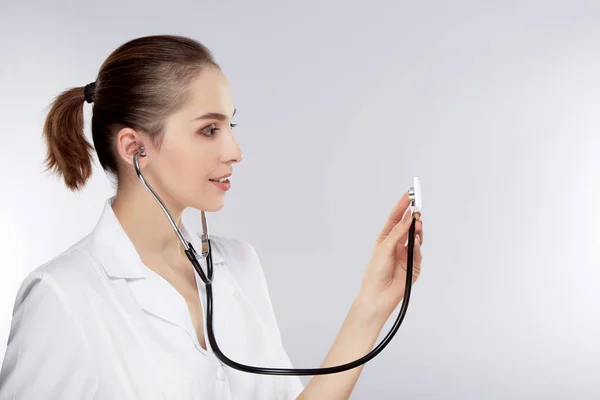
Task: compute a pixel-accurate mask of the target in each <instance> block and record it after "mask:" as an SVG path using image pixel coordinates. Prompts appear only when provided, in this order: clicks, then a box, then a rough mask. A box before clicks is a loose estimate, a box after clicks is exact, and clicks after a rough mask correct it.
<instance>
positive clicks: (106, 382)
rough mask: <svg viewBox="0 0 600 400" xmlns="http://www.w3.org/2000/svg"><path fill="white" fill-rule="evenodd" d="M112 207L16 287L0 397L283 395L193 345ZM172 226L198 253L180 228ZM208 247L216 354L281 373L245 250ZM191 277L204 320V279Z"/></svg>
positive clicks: (296, 384)
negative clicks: (63, 249) (195, 284)
mask: <svg viewBox="0 0 600 400" xmlns="http://www.w3.org/2000/svg"><path fill="white" fill-rule="evenodd" d="M112 201H113V198H111V199H110V200H109V201H108V202H107V203H106V206H105V208H104V211H103V213H102V215H101V217H100V219H99V221H98V224H97V225H96V227H95V228H94V230H93V231H92V232H91V233H90V234H89V235H88V236H86V237H85V238H83V239H82V240H81V241H79V242H78V243H76V244H75V245H73V246H72V247H71V248H69V249H68V250H67V251H65V252H64V253H62V254H60V255H59V256H57V257H56V258H54V259H53V260H51V261H50V262H48V263H47V264H45V265H43V266H41V267H39V268H37V269H36V270H35V271H33V272H32V273H30V274H29V275H28V276H27V278H26V279H25V280H24V281H23V283H22V286H21V288H20V290H19V292H18V294H17V298H16V302H15V307H14V313H13V320H12V326H11V330H10V336H9V340H8V347H7V350H6V355H5V358H4V362H3V365H2V370H1V371H0V400H9V399H10V400H20V399H23V400H29V399H32V400H33V399H35V400H41V399H44V400H51V399H64V400H70V399H72V400H86V399H100V400H102V399H107V400H117V399H118V400H127V399H143V400H152V399H169V400H175V399H190V400H192V399H198V400H200V399H202V400H207V399H218V400H227V399H234V400H238V399H239V400H244V399H259V400H270V399H273V400H275V399H282V400H289V399H295V398H296V397H297V396H298V394H299V393H300V392H301V391H302V390H303V385H302V383H301V381H300V378H299V377H297V376H272V375H257V374H250V373H245V372H240V371H237V370H235V369H231V368H229V367H228V366H225V365H224V364H222V363H221V362H220V361H219V359H217V358H216V356H215V355H214V353H213V352H212V351H211V349H210V344H209V343H208V334H207V333H206V324H204V332H205V333H204V335H205V337H206V344H207V346H208V348H209V350H208V351H204V350H203V349H202V347H200V345H199V343H198V339H197V336H196V334H195V331H194V327H193V325H192V320H191V317H190V314H189V311H188V308H187V305H186V303H185V300H184V299H183V297H182V296H180V295H179V293H178V292H177V291H176V290H175V289H174V288H173V286H171V285H170V284H169V283H168V282H167V281H166V280H164V279H163V278H162V277H161V276H159V275H158V274H156V273H154V272H153V271H152V270H150V269H149V268H147V267H145V266H144V265H143V264H142V261H141V259H140V257H139V256H138V254H137V252H136V250H135V247H134V246H133V244H132V242H131V241H130V239H129V237H128V236H127V235H126V233H125V231H124V230H123V229H122V227H121V225H120V223H119V221H118V220H117V218H116V216H115V214H114V213H113V210H112V207H111V204H112ZM182 231H183V233H184V235H185V236H186V237H187V238H188V240H190V241H191V242H192V244H193V246H194V247H195V248H196V249H201V245H200V241H199V237H198V236H197V235H196V234H194V232H192V231H190V229H189V227H188V226H187V225H186V224H185V222H183V224H182ZM211 242H212V251H213V265H214V282H213V299H214V301H213V321H214V325H213V326H214V332H215V336H216V340H217V343H218V344H219V347H220V349H221V351H222V352H223V353H224V354H225V355H227V356H228V357H229V358H231V359H233V360H234V361H238V362H240V363H243V364H249V365H256V366H266V367H283V368H292V364H291V362H290V360H289V358H288V355H287V353H286V351H285V350H284V348H283V345H282V342H281V337H280V333H279V329H278V326H277V322H276V320H275V315H274V313H273V309H272V306H271V300H270V297H269V293H268V290H267V285H266V281H265V277H264V275H263V270H262V267H261V265H260V263H259V260H258V258H257V256H256V253H255V251H254V249H253V248H252V247H251V246H250V245H249V244H247V243H246V242H244V241H240V240H234V239H229V238H223V237H214V236H213V237H211ZM201 265H202V267H203V268H205V263H204V260H202V262H201ZM196 280H197V285H198V289H199V291H200V294H201V299H202V306H203V310H204V312H205V313H206V291H205V288H204V283H203V282H202V280H201V279H200V278H199V277H198V276H197V279H196ZM205 315H206V314H205Z"/></svg>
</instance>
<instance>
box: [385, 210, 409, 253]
mask: <svg viewBox="0 0 600 400" xmlns="http://www.w3.org/2000/svg"><path fill="white" fill-rule="evenodd" d="M411 214H412V213H411V212H410V210H409V211H408V212H407V213H406V214H405V215H404V218H402V219H401V220H400V222H398V223H396V225H394V227H393V228H392V230H391V231H390V233H389V234H388V235H387V237H386V238H385V239H384V240H383V242H382V244H384V245H385V246H387V247H389V248H395V247H396V245H397V244H398V243H400V241H401V240H402V238H403V237H406V235H407V234H408V231H409V229H410V225H411V223H412V215H411Z"/></svg>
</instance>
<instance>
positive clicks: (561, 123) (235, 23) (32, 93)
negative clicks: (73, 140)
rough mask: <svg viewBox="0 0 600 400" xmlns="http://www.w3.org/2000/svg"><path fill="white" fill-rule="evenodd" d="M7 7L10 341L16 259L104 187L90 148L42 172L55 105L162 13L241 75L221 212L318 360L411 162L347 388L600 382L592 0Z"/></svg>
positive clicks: (93, 206) (565, 388) (283, 317)
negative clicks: (413, 272) (419, 248)
mask: <svg viewBox="0 0 600 400" xmlns="http://www.w3.org/2000/svg"><path fill="white" fill-rule="evenodd" d="M0 13H1V17H0V38H1V39H0V54H1V58H0V60H1V61H0V180H1V182H2V190H1V192H2V196H0V221H1V225H0V246H1V252H2V263H1V266H0V268H1V269H0V271H1V279H0V352H1V353H2V354H4V349H5V343H6V339H7V337H8V330H9V327H10V319H11V312H12V304H13V301H14V296H15V294H16V291H17V288H18V285H19V284H20V282H21V280H22V279H23V277H24V276H25V274H26V273H27V272H29V271H30V270H32V269H33V268H35V267H37V266H38V265H40V264H42V263H44V262H46V261H47V260H49V259H50V258H51V257H53V256H55V255H56V254H58V253H59V252H60V251H62V250H64V249H65V248H66V247H67V246H69V245H71V244H72V243H74V242H75V241H77V240H78V239H79V238H80V237H81V236H83V235H85V234H87V233H88V232H89V231H90V230H91V229H92V228H93V226H94V224H95V223H96V220H97V218H98V216H99V214H100V212H101V209H102V207H103V204H104V202H105V201H106V199H107V198H108V197H109V196H111V195H112V188H111V185H110V183H109V181H108V180H107V178H106V177H105V175H104V174H103V173H102V171H101V169H99V168H96V173H95V175H94V177H93V178H92V180H91V181H90V183H89V185H88V186H87V188H86V189H85V190H84V191H83V192H82V193H79V194H73V193H71V192H69V191H68V190H67V189H66V188H65V187H64V186H63V184H62V182H61V181H59V180H57V179H55V178H53V177H50V176H49V175H48V174H44V173H43V172H42V171H43V165H42V161H43V158H44V152H45V149H44V147H43V142H42V140H41V127H42V123H43V118H44V116H45V108H46V107H47V105H48V104H49V102H50V100H51V99H52V97H53V96H55V95H56V94H58V92H59V91H61V90H63V89H66V88H68V87H72V86H81V85H85V84H86V83H88V82H91V81H92V80H94V79H95V76H96V73H97V70H98V68H99V66H100V64H101V63H102V61H103V60H104V59H105V58H106V56H108V54H109V53H110V52H111V51H112V50H114V49H115V48H116V47H117V46H118V45H120V44H122V43H123V42H125V41H127V40H129V39H132V38H134V37H137V36H142V35H147V34H157V33H170V34H183V35H188V36H191V37H194V38H196V39H198V40H200V41H202V42H203V43H204V44H206V45H207V46H208V47H209V48H210V49H212V51H213V52H214V54H215V56H216V58H217V60H218V62H219V63H220V64H221V65H222V66H223V69H224V71H225V72H226V73H227V74H228V76H229V78H230V80H231V82H232V85H233V88H234V95H235V98H236V106H237V108H238V115H237V117H236V121H235V122H238V123H239V124H240V126H239V127H238V128H237V129H238V130H237V137H238V139H239V142H240V144H241V146H242V148H243V150H244V152H245V160H244V161H243V162H242V163H241V164H240V165H239V166H237V167H236V168H235V171H234V177H233V179H232V182H233V188H232V190H231V191H230V192H229V195H228V199H227V203H226V207H225V208H224V209H223V210H222V211H221V212H219V213H216V214H210V215H209V222H210V227H211V232H212V233H213V234H219V235H229V236H234V237H240V238H243V239H245V240H247V241H248V242H250V243H251V244H253V245H254V246H255V248H256V250H257V251H258V254H259V256H260V258H261V260H262V263H263V267H264V269H265V271H266V274H267V279H268V282H269V285H270V291H271V296H272V299H273V303H274V307H275V311H276V313H277V316H278V319H279V323H280V326H281V331H282V334H283V337H284V342H285V344H286V347H287V349H288V351H289V353H290V356H291V358H292V360H293V362H294V364H295V365H296V366H297V367H316V366H318V365H320V363H321V361H322V360H323V358H324V356H325V354H326V353H327V351H328V349H329V347H330V346H331V344H332V342H333V340H334V338H335V335H336V334H337V332H338V329H339V328H340V325H341V323H342V321H343V319H344V318H345V316H346V312H347V310H348V307H349V306H350V303H351V302H352V300H353V298H354V296H355V295H356V293H357V291H358V289H359V285H360V281H361V278H362V275H363V271H364V269H365V266H366V264H367V261H368V259H369V256H370V252H371V249H372V243H373V240H374V238H375V236H376V234H377V232H378V231H379V229H380V228H381V227H382V226H383V224H384V222H385V219H386V217H387V215H388V212H389V211H390V209H391V207H392V206H393V205H394V203H395V202H396V201H397V199H398V198H399V197H400V196H401V195H402V194H403V193H404V192H405V191H406V190H407V189H408V187H409V186H410V184H411V182H412V177H413V175H418V176H419V177H420V178H421V181H422V187H423V196H424V207H425V208H424V215H423V219H424V222H425V240H426V242H425V246H424V247H423V251H424V265H423V273H422V275H421V278H420V280H419V282H418V284H417V285H416V286H415V288H414V291H413V297H412V299H411V303H410V307H409V313H408V315H407V318H406V319H405V322H404V324H403V326H402V328H401V329H400V331H399V333H398V334H397V336H396V338H395V339H394V341H393V342H392V343H391V344H390V345H389V346H388V347H387V349H386V350H385V351H384V352H383V353H382V354H381V355H379V356H378V357H377V358H376V359H374V360H373V361H371V362H370V363H369V364H368V365H367V366H366V368H365V370H364V372H363V374H362V376H361V378H360V380H359V382H358V384H357V386H356V389H355V391H354V394H353V396H352V398H355V399H374V398H377V399H592V398H594V399H597V398H600V384H599V383H598V373H599V372H600V340H599V338H600V318H599V314H600V313H599V311H598V310H599V307H600V268H599V264H600V256H599V251H598V249H599V248H600V247H599V245H600V211H598V205H599V204H600V180H599V179H598V171H600V169H599V168H600V158H599V157H598V150H599V149H600V138H599V135H598V131H599V129H600V24H599V22H600V2H598V1H587V2H584V1H485V2H483V1H454V2H449V1H442V0H438V1H421V2H406V1H404V2H398V1H390V0H388V1H368V2H358V1H355V2H353V4H352V3H349V2H343V1H328V2H320V1H302V2H294V3H293V4H292V3H284V2H281V1H236V2H232V1H230V2H223V1H218V2H210V3H208V2H187V3H186V2H178V1H169V2H143V3H141V2H140V3H139V4H134V3H130V2H124V1H114V0H108V1H102V2H96V3H93V4H92V3H88V2H71V3H66V2H64V1H53V2H42V1H37V2H23V3H17V2H16V1H13V2H7V1H6V0H5V1H3V2H2V5H1V8H0ZM85 112H86V117H89V112H90V107H89V106H88V105H86V108H85ZM86 123H89V119H87V121H86ZM88 133H89V131H88ZM188 215H189V216H191V217H193V218H196V219H194V224H195V227H196V228H198V229H200V224H199V220H198V219H197V217H198V216H199V213H197V212H194V211H190V212H189V214H188ZM389 322H390V323H389V324H388V325H387V326H386V328H385V330H386V331H387V328H388V327H389V326H391V320H390V321H389ZM383 334H385V332H383V333H382V336H383ZM302 379H303V381H304V382H306V381H307V380H308V378H307V377H305V378H302Z"/></svg>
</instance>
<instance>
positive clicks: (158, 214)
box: [0, 36, 422, 400]
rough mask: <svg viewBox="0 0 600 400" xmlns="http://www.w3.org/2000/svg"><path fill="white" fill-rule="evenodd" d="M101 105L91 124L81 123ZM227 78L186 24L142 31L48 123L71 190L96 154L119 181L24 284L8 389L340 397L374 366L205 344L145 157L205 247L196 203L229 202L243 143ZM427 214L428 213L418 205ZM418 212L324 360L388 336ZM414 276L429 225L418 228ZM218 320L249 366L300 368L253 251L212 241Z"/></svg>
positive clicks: (1, 383)
mask: <svg viewBox="0 0 600 400" xmlns="http://www.w3.org/2000/svg"><path fill="white" fill-rule="evenodd" d="M84 101H87V102H88V103H93V117H92V136H93V143H94V146H93V147H92V145H91V144H89V143H88V142H87V141H86V139H85V136H84V132H83V112H82V109H83V104H84ZM234 114H235V108H234V103H233V99H232V95H231V90H230V87H229V83H228V81H227V79H226V77H225V75H224V74H223V73H222V72H221V71H220V68H219V66H218V65H217V63H216V62H215V61H214V60H213V58H212V55H211V54H210V52H209V51H208V50H207V49H206V48H205V47H204V46H203V45H201V44H200V43H198V42H196V41H193V40H191V39H188V38H184V37H177V36H151V37H143V38H139V39H136V40H133V41H130V42H128V43H126V44H124V45H122V46H121V47H120V48H118V49H117V50H116V51H114V52H113V53H112V54H111V55H110V56H109V57H108V59H107V60H106V61H105V62H104V64H103V65H102V67H101V68H100V71H99V74H98V77H97V79H96V81H95V82H93V83H92V84H89V85H87V86H86V87H85V88H84V87H77V88H74V89H70V90H67V91H65V92H63V93H62V94H61V95H59V96H58V97H57V98H56V99H55V101H54V103H53V105H52V108H51V109H50V112H49V114H48V116H47V119H46V123H45V126H44V137H45V139H46V141H47V146H48V154H47V163H48V166H49V167H50V168H53V169H54V170H56V171H57V172H58V173H60V174H61V175H62V177H63V178H64V181H65V183H66V185H67V186H68V187H69V188H70V189H72V190H78V189H81V188H82V187H83V186H84V185H85V182H86V180H87V179H88V178H89V176H90V174H91V171H92V164H91V151H92V150H93V149H95V150H96V153H97V155H98V158H99V161H100V164H101V165H102V167H103V168H104V169H105V170H106V171H107V172H109V173H110V174H112V175H113V176H114V177H115V178H116V179H117V190H116V195H115V196H114V197H111V198H110V199H108V201H107V203H106V205H105V208H104V211H103V213H102V215H101V217H100V219H99V221H98V223H97V225H96V227H95V228H94V230H93V231H92V232H91V233H90V234H89V235H88V236H86V237H85V238H83V239H82V240H81V241H79V242H78V243H77V244H75V245H73V246H72V247H71V248H69V249H68V250H66V251H65V252H63V253H62V254H60V255H58V256H57V257H55V258H54V259H53V260H51V261H50V262H48V263H46V264H45V265H43V266H41V267H39V268H37V269H36V270H35V271H33V272H32V273H31V274H30V275H28V276H27V278H26V279H25V280H24V282H23V283H22V286H21V288H20V290H19V292H18V294H17V298H16V302H15V307H14V314H13V321H12V327H11V332H10V337H9V341H8V347H7V350H6V356H5V359H4V362H3V366H2V371H1V374H0V399H2V400H5V399H92V398H93V399H111V400H113V399H260V400H264V399H295V398H300V399H341V398H348V397H349V396H350V393H351V391H352V389H353V388H354V385H355V384H356V381H357V379H358V377H359V375H360V372H361V371H362V367H359V368H355V369H352V370H349V371H346V372H344V373H338V374H333V375H324V376H315V377H313V378H312V379H311V380H310V381H309V383H308V384H307V385H306V387H303V385H302V383H301V381H300V379H299V378H298V377H297V376H267V375H257V374H249V373H244V372H240V371H237V370H234V369H230V368H229V367H227V366H225V365H223V364H222V363H221V362H220V361H219V360H218V359H217V358H216V357H215V355H214V353H212V352H211V351H210V346H208V347H207V344H206V343H207V342H206V339H205V338H206V327H205V326H204V325H205V324H204V323H203V321H204V312H205V308H204V307H205V304H206V292H205V288H204V284H203V282H202V281H201V280H200V279H199V278H198V276H197V274H196V273H195V272H194V270H193V268H192V266H191V264H190V262H189V261H188V259H187V257H186V255H185V253H184V251H183V248H182V246H181V244H180V242H179V241H178V239H177V236H176V235H175V234H174V232H173V230H172V228H171V226H170V225H169V222H168V220H167V218H166V217H165V215H164V214H163V212H162V210H161V209H160V208H159V206H158V205H157V203H156V202H155V200H154V199H153V198H152V197H151V196H150V195H149V193H148V192H147V191H146V189H145V188H144V186H143V185H142V184H141V182H140V181H139V179H138V177H137V176H136V173H135V169H134V166H133V157H134V154H135V153H136V152H138V151H142V152H143V154H144V156H143V157H141V158H140V159H139V162H140V168H141V170H142V171H143V174H144V176H145V178H146V180H147V181H148V182H149V183H150V184H151V185H152V187H153V188H154V189H155V191H156V192H157V193H158V195H159V196H160V197H161V198H162V200H163V201H164V202H165V204H166V206H167V207H168V208H169V210H170V211H171V213H172V214H173V216H174V218H175V220H176V221H177V224H178V226H180V227H181V229H182V231H183V233H184V235H185V236H186V238H187V239H188V240H191V242H192V245H194V247H195V248H196V249H199V248H201V246H200V243H199V242H198V236H197V235H196V234H194V232H191V231H190V229H189V226H188V225H186V223H185V222H184V221H182V219H181V218H182V213H183V211H184V209H185V208H187V207H193V208H196V209H200V210H205V211H207V212H211V211H212V212H214V211H217V210H219V209H221V207H223V202H224V199H225V193H226V191H227V189H228V188H229V185H230V183H229V181H228V179H226V178H227V177H229V176H230V175H231V173H232V168H233V165H234V164H236V163H238V162H240V161H241V160H242V152H241V150H240V148H239V146H238V144H237V142H236V140H235V139H234V137H233V134H232V128H233V127H234V126H235V125H234V124H232V123H231V120H232V117H233V116H234ZM415 218H418V216H415ZM411 221H412V213H411V212H410V207H409V200H408V194H407V193H406V194H405V195H404V196H403V197H402V198H401V199H400V201H399V202H398V204H397V205H396V207H395V208H394V209H393V211H392V212H391V215H390V217H389V220H388V221H387V223H386V225H385V227H384V228H383V230H382V232H381V234H380V235H379V236H378V238H377V239H376V246H375V250H374V252H373V255H372V257H371V260H370V262H369V264H368V266H367V268H366V272H365V275H364V279H363V282H362V285H361V289H360V291H359V293H358V295H357V297H356V299H355V301H354V302H353V304H352V306H351V308H350V311H349V313H348V316H347V318H346V320H345V322H344V324H343V326H342V329H341V331H340V333H339V335H338V337H337V339H336V340H335V343H334V344H333V347H332V348H331V350H330V352H329V353H328V355H327V357H326V359H325V360H324V362H323V364H322V366H333V365H339V364H342V363H345V362H348V361H352V360H354V359H357V358H359V357H361V356H363V355H364V354H366V353H367V352H368V351H370V350H371V349H372V347H373V346H374V344H375V342H376V340H377V338H378V335H379V334H380V331H381V329H382V327H383V325H384V323H385V322H386V320H387V319H388V317H389V316H390V314H391V312H392V311H393V310H394V309H395V307H396V306H397V305H398V304H399V302H400V300H401V299H402V297H403V291H404V285H405V278H406V276H405V275H406V274H405V269H406V259H407V249H406V247H405V245H404V244H405V242H406V239H407V235H408V231H409V227H410V224H411ZM416 232H417V235H418V236H417V240H416V241H415V242H416V244H415V264H414V271H415V272H414V275H413V280H415V281H416V279H417V277H418V275H419V272H420V264H421V252H420V244H421V242H422V224H421V222H420V221H419V222H417V225H416ZM211 239H212V241H211V243H212V251H213V263H214V284H213V297H214V331H215V335H216V338H217V341H218V343H219V347H220V348H221V350H222V351H223V352H224V353H225V354H226V355H227V356H229V357H231V358H232V359H234V360H236V361H238V362H241V363H244V364H249V365H259V366H271V367H287V368H291V367H292V366H291V363H290V360H289V358H288V356H287V353H286V351H285V349H284V348H283V346H282V341H281V337H280V333H279V329H278V326H277V322H276V319H275V315H274V313H273V309H272V307H271V300H270V297H269V294H268V290H267V286H266V281H265V278H264V275H263V271H262V268H261V266H260V263H259V260H258V258H257V256H256V253H255V251H254V249H253V248H252V247H251V246H250V245H249V244H248V243H246V242H243V241H239V240H233V239H229V238H224V237H214V236H213V237H211Z"/></svg>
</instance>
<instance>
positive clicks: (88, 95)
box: [83, 82, 96, 103]
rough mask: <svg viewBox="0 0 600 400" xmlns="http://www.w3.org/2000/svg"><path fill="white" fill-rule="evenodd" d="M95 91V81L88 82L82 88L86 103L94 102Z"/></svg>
mask: <svg viewBox="0 0 600 400" xmlns="http://www.w3.org/2000/svg"><path fill="white" fill-rule="evenodd" d="M95 91H96V82H92V83H88V84H87V85H85V88H84V89H83V97H84V98H85V101H86V102H88V103H93V102H94V92H95Z"/></svg>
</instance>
